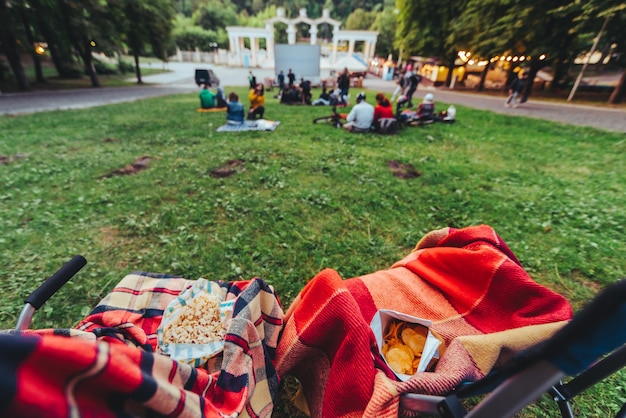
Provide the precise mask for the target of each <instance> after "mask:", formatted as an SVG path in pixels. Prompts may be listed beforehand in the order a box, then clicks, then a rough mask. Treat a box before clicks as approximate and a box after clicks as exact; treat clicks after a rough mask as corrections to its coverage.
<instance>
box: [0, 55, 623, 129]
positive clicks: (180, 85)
mask: <svg viewBox="0 0 626 418" xmlns="http://www.w3.org/2000/svg"><path fill="white" fill-rule="evenodd" d="M165 67H166V68H168V69H170V70H171V72H168V73H163V74H157V75H152V76H146V77H143V80H144V82H146V83H150V84H149V85H144V86H137V87H124V88H121V87H110V88H109V87H107V88H100V89H80V90H63V91H46V92H30V93H15V94H1V95H0V115H7V114H9V115H18V114H25V113H34V112H40V111H49V110H60V109H77V108H84V107H91V106H99V105H105V104H111V103H119V102H127V101H134V100H139V99H143V98H146V97H155V96H163V95H170V94H179V93H197V92H198V91H199V87H198V86H196V84H195V80H194V75H195V69H196V68H198V67H205V68H206V67H209V68H212V69H213V70H214V71H215V73H216V74H217V76H218V77H219V78H220V80H221V83H222V85H224V86H245V85H247V83H248V79H247V75H248V71H249V70H250V68H231V67H222V66H212V65H206V64H202V65H201V64H196V63H169V64H166V65H165ZM252 72H253V73H254V74H255V76H256V77H257V80H259V81H263V79H264V78H265V77H273V76H274V71H273V69H259V68H253V69H252ZM321 75H322V78H324V77H327V76H328V74H327V72H324V71H322V74H321ZM363 87H364V88H367V89H371V90H375V91H382V92H385V93H389V94H390V93H391V92H392V91H393V90H394V89H395V87H396V85H395V82H393V81H385V80H381V79H380V78H377V77H374V76H371V75H370V76H368V77H366V78H365V80H364V86H363ZM427 92H432V93H434V94H435V99H436V101H438V102H444V103H452V104H456V105H462V106H467V107H472V108H477V109H484V110H490V111H493V112H498V113H503V114H508V115H511V116H528V117H532V118H541V119H548V120H553V121H556V122H561V123H566V124H573V125H580V126H592V127H596V128H599V129H605V130H608V131H615V132H622V133H626V110H624V109H610V108H600V107H593V106H582V105H572V104H563V103H552V102H545V101H535V100H533V98H532V96H531V98H530V100H529V101H528V102H527V103H524V104H523V105H521V106H520V107H518V108H516V109H512V108H505V107H504V106H503V104H504V99H505V98H504V97H494V96H486V95H478V94H473V93H464V92H459V91H453V90H446V89H434V88H432V87H424V86H420V88H419V89H418V90H417V92H416V94H415V98H416V99H418V100H419V99H421V97H423V96H424V94H426V93H427ZM460 118H462V114H461V115H459V119H460Z"/></svg>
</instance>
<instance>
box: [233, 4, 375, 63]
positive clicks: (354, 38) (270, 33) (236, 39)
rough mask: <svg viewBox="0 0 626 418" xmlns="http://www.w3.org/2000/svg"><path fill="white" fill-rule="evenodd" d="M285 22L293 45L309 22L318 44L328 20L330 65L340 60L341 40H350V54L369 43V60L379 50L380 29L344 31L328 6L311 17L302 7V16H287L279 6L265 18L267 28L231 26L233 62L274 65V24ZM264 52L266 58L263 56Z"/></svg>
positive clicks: (366, 49) (365, 54)
mask: <svg viewBox="0 0 626 418" xmlns="http://www.w3.org/2000/svg"><path fill="white" fill-rule="evenodd" d="M277 22H281V23H284V24H286V25H287V42H288V43H289V44H290V45H292V44H295V43H296V25H298V24H300V23H304V24H307V25H309V34H310V44H311V45H315V44H317V33H318V26H319V25H321V24H323V23H327V24H329V25H332V27H333V53H332V57H331V63H330V65H331V66H333V65H334V64H335V63H336V62H337V49H338V47H339V42H345V41H347V42H348V54H349V55H350V54H353V53H354V45H355V43H356V42H359V41H363V42H365V47H364V51H363V58H364V60H365V62H369V60H371V59H372V58H373V57H374V52H375V50H376V40H377V38H378V32H375V31H360V30H358V31H351V30H340V29H339V27H340V26H341V22H339V21H338V20H335V19H332V18H331V17H330V12H329V11H328V10H327V9H324V10H323V11H322V17H320V18H317V19H311V18H309V17H308V16H307V13H306V9H300V15H299V16H298V17H296V18H295V19H289V18H286V17H285V9H284V8H282V7H279V8H278V9H277V10H276V16H275V17H273V18H271V19H268V20H266V21H265V28H250V27H241V26H227V27H226V31H227V32H228V41H229V55H230V58H229V64H230V65H233V66H242V65H243V66H250V67H260V66H267V67H273V66H274V25H275V24H276V23H277ZM246 39H249V41H250V42H249V43H250V50H249V54H248V51H246V48H245V46H244V45H245V44H244V42H245V40H246ZM260 39H265V45H266V49H265V51H264V54H261V52H262V51H261V49H260V47H259V40H260ZM262 55H264V56H263V57H261V56H262Z"/></svg>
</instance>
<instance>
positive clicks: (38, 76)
mask: <svg viewBox="0 0 626 418" xmlns="http://www.w3.org/2000/svg"><path fill="white" fill-rule="evenodd" d="M22 23H23V25H24V33H25V34H26V40H27V41H28V47H29V49H30V51H31V53H30V55H31V57H32V58H33V65H34V66H35V80H37V83H45V82H46V79H45V78H44V76H43V69H42V68H41V57H40V56H39V54H37V52H36V51H35V37H34V36H33V30H32V28H31V26H30V22H29V21H28V18H27V17H26V13H24V12H22Z"/></svg>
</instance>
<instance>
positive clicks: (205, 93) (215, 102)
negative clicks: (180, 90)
mask: <svg viewBox="0 0 626 418" xmlns="http://www.w3.org/2000/svg"><path fill="white" fill-rule="evenodd" d="M224 107H226V97H225V96H224V89H223V88H222V87H218V88H217V94H216V93H213V92H212V91H211V90H209V86H208V85H207V84H204V85H203V86H202V90H201V91H200V108H201V109H214V108H218V109H219V108H224Z"/></svg>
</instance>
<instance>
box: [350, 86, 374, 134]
mask: <svg viewBox="0 0 626 418" xmlns="http://www.w3.org/2000/svg"><path fill="white" fill-rule="evenodd" d="M346 121H347V122H346V123H345V124H344V125H343V127H344V128H345V129H347V130H348V131H350V132H369V131H370V128H371V127H372V123H373V122H374V106H372V105H371V104H369V103H367V102H366V101H365V93H363V92H361V93H359V94H357V96H356V104H355V105H354V107H353V108H352V110H351V111H350V113H348V116H346Z"/></svg>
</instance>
